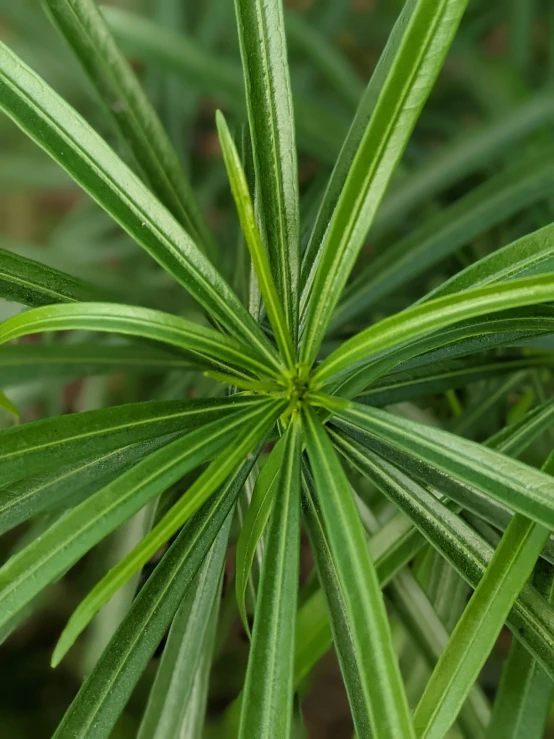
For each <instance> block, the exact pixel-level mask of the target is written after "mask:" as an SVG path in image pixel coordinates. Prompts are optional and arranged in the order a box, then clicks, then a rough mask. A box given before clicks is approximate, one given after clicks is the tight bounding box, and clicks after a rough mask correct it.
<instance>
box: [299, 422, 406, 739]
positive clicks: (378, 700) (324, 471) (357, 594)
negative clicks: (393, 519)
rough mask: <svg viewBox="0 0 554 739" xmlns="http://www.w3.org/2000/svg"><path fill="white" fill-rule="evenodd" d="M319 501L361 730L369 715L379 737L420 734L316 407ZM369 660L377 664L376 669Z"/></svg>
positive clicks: (312, 434)
mask: <svg viewBox="0 0 554 739" xmlns="http://www.w3.org/2000/svg"><path fill="white" fill-rule="evenodd" d="M303 421H304V431H305V438H306V446H307V451H308V457H309V460H310V466H311V468H312V473H313V475H314V481H315V490H316V496H317V497H316V500H317V505H318V506H319V508H320V510H321V517H322V521H323V525H324V527H325V533H326V536H327V538H328V546H329V550H330V552H331V556H332V561H333V563H334V568H335V570H336V577H337V580H338V582H339V584H340V595H341V598H342V600H343V602H344V606H345V614H344V618H345V619H346V621H347V623H348V624H349V627H350V631H351V640H352V643H353V651H354V654H355V655H356V661H355V662H354V663H350V664H348V665H343V669H344V672H343V677H344V679H345V681H346V683H347V684H348V682H349V680H350V674H352V675H354V683H359V685H360V688H361V690H360V692H359V693H357V694H354V695H353V694H351V693H349V695H350V701H351V709H352V713H353V718H354V723H355V726H356V731H357V732H358V733H359V735H360V736H364V734H363V730H362V729H363V727H364V726H365V725H366V722H367V720H368V719H369V722H370V724H371V727H372V730H373V732H374V734H375V736H376V737H383V739H384V737H390V736H402V737H412V736H415V733H414V729H413V724H412V720H411V717H410V714H409V711H408V703H407V699H406V694H405V692H404V686H403V684H402V678H401V676H400V670H399V668H398V663H397V658H396V654H395V652H394V649H393V644H392V638H391V633H390V628H389V624H388V619H387V614H386V610H385V605H384V602H383V598H382V595H381V589H380V586H379V582H378V580H377V575H376V572H375V566H374V563H373V561H372V558H371V556H370V554H369V549H368V547H367V543H366V539H365V535H364V531H363V528H362V524H361V521H360V518H359V514H358V511H357V510H356V506H355V504H354V499H353V497H352V494H351V491H350V485H349V483H348V481H347V478H346V475H345V473H344V470H343V469H342V467H341V465H340V462H339V460H338V458H337V456H336V453H335V451H334V449H333V446H332V444H331V441H330V440H329V438H328V436H327V435H326V433H325V430H324V428H323V426H322V425H321V424H320V422H319V421H318V419H317V417H316V416H315V415H314V414H313V412H311V411H309V410H308V411H307V412H306V413H305V414H304V417H303ZM367 665H372V669H371V671H368V670H367Z"/></svg>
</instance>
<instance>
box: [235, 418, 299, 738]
mask: <svg viewBox="0 0 554 739" xmlns="http://www.w3.org/2000/svg"><path fill="white" fill-rule="evenodd" d="M300 451H301V439H300V422H299V419H293V420H292V421H291V423H290V424H289V427H288V430H287V431H286V433H285V436H284V449H283V452H282V467H281V469H280V471H279V472H280V474H279V477H278V481H277V483H276V489H275V503H274V506H273V513H272V516H271V521H270V523H269V528H268V533H267V542H266V548H265V552H264V560H263V564H262V572H261V576H260V584H259V589H258V599H257V602H256V612H255V617H254V630H253V634H252V645H251V648H250V654H249V658H248V668H247V671H246V681H245V685H244V692H243V697H242V711H241V718H240V728H239V739H248V738H249V737H252V736H256V737H260V739H270V737H271V739H273V737H275V739H286V738H287V737H290V732H291V723H292V699H293V666H294V664H293V663H294V638H295V632H294V627H295V619H296V598H297V593H298V575H299V558H300Z"/></svg>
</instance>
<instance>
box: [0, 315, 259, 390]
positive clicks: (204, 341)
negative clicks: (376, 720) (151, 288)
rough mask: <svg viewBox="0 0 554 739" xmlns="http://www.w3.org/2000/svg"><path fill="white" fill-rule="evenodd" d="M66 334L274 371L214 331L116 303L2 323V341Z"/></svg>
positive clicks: (231, 368) (225, 366)
mask: <svg viewBox="0 0 554 739" xmlns="http://www.w3.org/2000/svg"><path fill="white" fill-rule="evenodd" d="M68 330H84V331H107V332H112V333H120V334H127V335H130V336H140V337H141V338H144V339H151V340H153V341H159V342H161V343H164V344H169V345H171V346H176V347H178V348H179V349H183V350H184V351H186V352H187V353H189V354H192V355H196V356H198V357H201V358H202V359H204V360H208V366H210V365H215V366H216V367H219V368H221V369H224V370H225V371H227V372H229V371H231V372H235V371H236V370H235V369H234V368H235V367H242V368H244V369H245V370H248V371H250V372H256V373H257V374H262V375H263V374H271V373H272V372H273V370H272V369H271V368H269V367H266V364H265V363H264V361H263V359H259V358H257V356H256V354H255V353H254V352H252V351H251V350H250V349H249V348H248V347H247V346H244V345H242V344H240V343H239V342H238V341H236V340H235V339H233V338H231V337H230V336H226V335H225V334H222V333H221V332H219V331H216V330H215V329H212V328H208V327H206V326H201V325H200V324H197V323H193V322H192V321H188V320H187V319H186V318H181V317H180V316H173V315H171V314H170V313H162V311H156V310H152V309H150V308H139V307H138V306H126V305H119V304H114V303H77V304H74V305H46V306H43V307H41V308H35V309H34V310H30V311H26V312H25V313H22V314H20V315H18V316H13V317H12V318H9V319H8V320H7V321H4V322H3V323H2V324H0V343H2V344H3V343H6V342H7V341H11V340H12V339H17V338H20V337H21V336H28V335H29V334H36V333H43V332H45V331H68Z"/></svg>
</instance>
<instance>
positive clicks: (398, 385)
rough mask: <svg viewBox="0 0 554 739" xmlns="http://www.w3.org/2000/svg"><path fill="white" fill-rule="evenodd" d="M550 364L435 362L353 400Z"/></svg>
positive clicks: (391, 398)
mask: <svg viewBox="0 0 554 739" xmlns="http://www.w3.org/2000/svg"><path fill="white" fill-rule="evenodd" d="M0 360H1V355H0ZM553 363H554V356H550V355H547V356H541V355H533V356H531V357H509V358H506V359H504V358H502V357H500V358H498V359H494V358H491V359H483V358H475V359H465V360H454V361H451V362H434V363H432V364H429V365H423V366H422V367H414V369H409V370H404V371H398V372H393V373H391V374H389V375H387V376H386V377H383V378H381V379H379V380H377V381H376V382H375V383H373V384H372V385H371V387H370V388H368V390H367V391H366V392H364V394H363V395H360V396H359V397H357V398H356V400H357V402H358V403H364V404H367V405H375V406H384V405H391V404H392V403H400V402H402V401H404V400H412V399H413V398H417V397H420V396H422V395H432V394H435V393H441V392H444V391H445V390H450V389H453V388H460V387H465V386H466V385H469V384H471V383H473V382H478V381H479V380H488V379H492V378H495V377H500V376H502V375H504V374H510V373H512V372H514V373H515V372H519V371H521V370H524V369H531V368H534V367H551V366H552V365H553Z"/></svg>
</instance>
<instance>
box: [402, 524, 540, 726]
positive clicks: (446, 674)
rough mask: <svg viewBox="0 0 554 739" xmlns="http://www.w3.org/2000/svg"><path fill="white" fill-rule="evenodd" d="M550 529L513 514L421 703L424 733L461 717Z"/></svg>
mask: <svg viewBox="0 0 554 739" xmlns="http://www.w3.org/2000/svg"><path fill="white" fill-rule="evenodd" d="M548 534H549V532H548V530H547V529H545V528H544V527H543V526H541V525H539V524H536V523H534V522H533V521H529V520H528V519H526V518H524V517H523V516H520V515H515V516H514V517H513V519H512V520H511V522H510V524H509V526H508V528H507V529H506V531H505V533H504V535H503V537H502V539H501V541H500V544H499V545H498V548H497V549H496V551H495V553H494V555H493V557H492V559H491V562H490V564H489V565H488V567H487V569H486V571H485V573H484V575H483V577H482V579H481V580H480V582H479V585H478V586H477V589H476V590H475V592H474V593H473V595H472V597H471V599H470V601H469V603H468V605H467V606H466V608H465V609H464V612H463V614H462V616H461V618H460V620H459V621H458V623H457V625H456V628H455V629H454V631H453V633H452V635H451V637H450V639H449V641H448V644H447V646H446V649H445V650H444V652H443V653H442V655H441V657H440V659H439V661H438V663H437V666H436V667H435V669H434V670H433V674H432V675H431V679H430V680H429V682H428V684H427V687H426V688H425V692H424V694H423V696H422V698H421V700H420V702H419V704H418V706H417V708H416V711H415V713H414V723H415V725H416V729H417V732H418V736H421V737H425V738H426V739H432V738H433V739H442V737H444V736H445V734H446V733H447V732H448V730H449V728H450V727H451V726H452V724H453V723H454V721H455V720H456V717H457V715H458V712H459V710H460V708H461V706H462V704H463V702H464V700H465V699H466V697H467V695H468V693H469V691H470V690H471V687H472V685H473V684H474V682H475V680H476V679H477V677H478V675H479V672H480V671H481V668H482V667H483V665H484V663H485V661H486V660H487V657H488V656H489V654H490V652H491V651H492V649H493V647H494V644H495V642H496V640H497V638H498V635H499V633H500V630H501V629H502V626H503V625H504V621H505V620H506V618H507V616H508V614H509V612H510V610H511V608H512V606H513V604H514V601H515V599H516V598H517V596H518V593H519V592H520V590H521V589H522V588H523V586H524V585H525V583H526V581H527V579H528V578H529V576H530V575H531V573H532V571H533V568H534V566H535V563H536V561H537V559H538V557H539V555H540V553H541V550H542V548H543V546H544V543H545V541H546V539H547V538H548Z"/></svg>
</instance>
